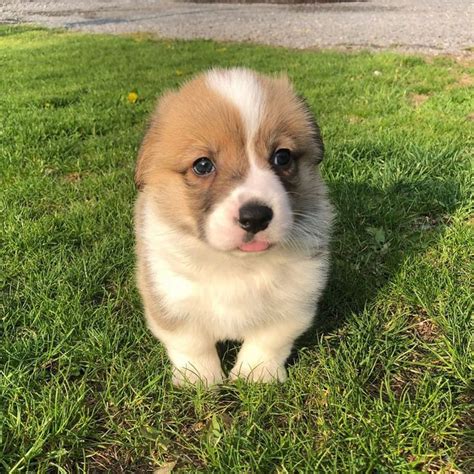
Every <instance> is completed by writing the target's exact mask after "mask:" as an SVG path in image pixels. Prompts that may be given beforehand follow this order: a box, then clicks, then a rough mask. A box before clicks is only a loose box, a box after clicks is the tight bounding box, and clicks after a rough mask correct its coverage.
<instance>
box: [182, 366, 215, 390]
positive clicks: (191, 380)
mask: <svg viewBox="0 0 474 474" xmlns="http://www.w3.org/2000/svg"><path fill="white" fill-rule="evenodd" d="M223 380H224V373H223V372H222V370H221V369H220V368H219V369H217V368H216V369H214V370H211V369H205V368H200V369H199V370H198V369H196V368H195V367H190V366H186V367H173V385H175V386H177V387H182V386H185V385H197V384H203V385H205V386H206V387H210V386H212V385H217V384H220V383H222V381H223Z"/></svg>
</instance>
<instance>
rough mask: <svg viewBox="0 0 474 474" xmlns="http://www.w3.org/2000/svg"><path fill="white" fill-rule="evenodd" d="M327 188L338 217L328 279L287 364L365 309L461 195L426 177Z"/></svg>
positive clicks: (434, 237)
mask: <svg viewBox="0 0 474 474" xmlns="http://www.w3.org/2000/svg"><path fill="white" fill-rule="evenodd" d="M330 190H331V200H332V202H333V204H334V207H335V209H336V213H337V219H336V225H335V229H334V234H333V240H332V250H331V272H330V275H329V281H328V285H327V288H326V291H325V292H324V295H323V298H322V300H321V302H320V304H319V308H318V312H317V314H316V317H315V321H314V324H313V325H312V328H311V329H309V330H308V331H307V332H306V333H305V334H304V335H303V336H301V337H300V339H299V340H298V341H297V343H296V344H295V349H294V351H293V352H292V355H291V356H290V358H289V360H288V365H292V364H294V363H295V362H296V361H297V359H298V350H300V349H301V348H303V347H311V346H314V345H315V344H316V343H317V341H318V339H319V336H321V335H324V334H327V333H329V332H333V331H335V330H337V329H338V328H339V327H341V326H342V325H343V324H344V321H345V320H346V319H347V317H348V316H349V315H350V314H358V313H361V312H362V311H363V310H364V308H366V307H369V306H370V305H371V303H372V302H374V300H375V299H376V297H377V294H378V293H379V291H380V290H381V289H382V288H383V287H384V286H386V285H387V283H389V282H390V280H391V279H392V278H393V277H394V275H396V274H397V272H398V271H399V269H400V266H401V264H402V263H403V262H404V261H405V260H406V259H407V258H410V257H413V256H416V255H417V254H419V253H423V252H425V251H426V250H427V249H428V248H429V247H431V246H432V245H433V244H434V243H435V242H436V241H438V239H439V238H440V237H441V236H442V233H443V229H444V228H445V227H446V225H447V224H448V222H449V217H450V215H451V214H452V212H453V211H454V210H455V208H456V203H457V198H458V196H459V192H460V191H459V185H458V184H457V183H455V182H453V181H445V182H444V183H443V182H440V181H439V180H436V181H435V180H429V179H427V180H423V181H419V182H404V181H399V182H397V183H396V184H393V185H391V186H390V187H388V188H382V187H381V188H377V187H374V186H370V185H366V184H363V183H345V182H343V181H337V182H332V183H331V184H330Z"/></svg>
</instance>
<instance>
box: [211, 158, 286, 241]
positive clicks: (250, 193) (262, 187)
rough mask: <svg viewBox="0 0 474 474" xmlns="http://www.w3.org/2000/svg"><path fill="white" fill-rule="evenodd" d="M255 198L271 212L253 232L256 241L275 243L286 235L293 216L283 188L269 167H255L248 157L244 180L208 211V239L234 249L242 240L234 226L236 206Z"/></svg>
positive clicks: (237, 211)
mask: <svg viewBox="0 0 474 474" xmlns="http://www.w3.org/2000/svg"><path fill="white" fill-rule="evenodd" d="M250 201H258V202H260V203H262V204H266V205H267V206H269V207H270V208H271V209H272V211H273V218H272V220H271V221H270V225H269V226H268V227H267V228H266V229H265V230H263V231H261V232H259V233H257V234H256V236H255V239H256V240H266V241H268V242H270V243H275V242H279V241H281V240H283V239H284V238H285V236H286V235H287V233H288V231H289V229H290V228H291V225H292V223H293V218H292V214H291V206H290V202H289V199H288V196H287V194H286V192H285V188H284V187H283V185H282V184H281V182H280V180H279V179H278V177H277V176H276V175H275V173H273V172H272V171H271V170H270V169H263V168H259V167H258V166H257V165H256V163H255V160H254V159H250V171H249V174H248V176H247V178H246V179H245V181H244V182H243V183H242V184H240V185H239V186H237V187H236V188H235V189H234V190H233V191H232V192H231V193H230V194H229V196H227V197H226V198H225V199H224V200H223V201H222V202H221V203H219V205H217V206H216V207H215V209H214V210H213V211H212V212H211V213H210V215H209V217H208V219H207V222H206V237H207V240H208V242H209V243H210V244H211V245H212V246H213V247H215V248H217V249H220V250H232V249H236V248H237V247H238V246H239V244H241V243H242V239H243V237H244V235H245V231H244V230H242V228H241V227H240V226H239V225H238V222H237V219H238V215H239V209H240V207H241V206H243V205H244V204H245V203H247V202H250Z"/></svg>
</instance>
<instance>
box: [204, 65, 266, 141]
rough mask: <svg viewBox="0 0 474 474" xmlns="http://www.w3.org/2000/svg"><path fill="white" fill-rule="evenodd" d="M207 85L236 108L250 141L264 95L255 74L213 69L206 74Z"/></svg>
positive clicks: (243, 71)
mask: <svg viewBox="0 0 474 474" xmlns="http://www.w3.org/2000/svg"><path fill="white" fill-rule="evenodd" d="M207 84H208V86H209V87H210V88H211V89H213V90H215V91H216V92H218V93H219V94H220V95H222V96H223V97H224V98H225V99H227V100H229V101H230V102H231V103H232V104H233V105H234V106H236V107H237V109H238V110H239V112H240V114H241V116H242V119H243V122H244V124H245V127H246V130H247V140H248V141H250V140H251V139H252V138H253V136H254V135H255V133H256V132H257V130H258V127H259V125H260V122H261V120H262V113H263V108H264V104H265V94H264V91H263V89H262V87H261V85H260V83H259V80H258V78H257V76H256V75H255V73H254V72H252V71H250V70H248V69H242V68H235V69H227V70H221V69H220V70H216V69H213V70H211V71H209V72H208V74H207Z"/></svg>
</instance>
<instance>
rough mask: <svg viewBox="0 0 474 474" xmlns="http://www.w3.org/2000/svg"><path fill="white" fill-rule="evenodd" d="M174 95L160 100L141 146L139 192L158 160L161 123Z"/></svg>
mask: <svg viewBox="0 0 474 474" xmlns="http://www.w3.org/2000/svg"><path fill="white" fill-rule="evenodd" d="M173 95H174V93H172V92H169V93H167V94H165V95H164V96H163V97H162V98H161V99H159V101H158V105H157V107H156V109H155V112H154V113H153V115H152V117H151V119H150V121H149V123H148V128H147V130H146V132H145V136H144V137H143V140H142V143H141V145H140V150H139V151H138V158H137V164H136V165H135V185H136V187H137V189H138V190H139V191H140V190H141V189H143V187H144V186H145V184H146V181H147V179H146V178H147V174H148V173H149V171H150V169H151V167H152V165H153V161H154V160H155V159H157V158H158V157H155V156H154V152H155V150H156V148H157V144H158V143H159V140H160V128H161V127H160V123H161V122H162V117H163V115H164V114H165V113H166V112H165V109H166V107H167V105H168V103H169V102H170V99H171V97H172V96H173Z"/></svg>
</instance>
